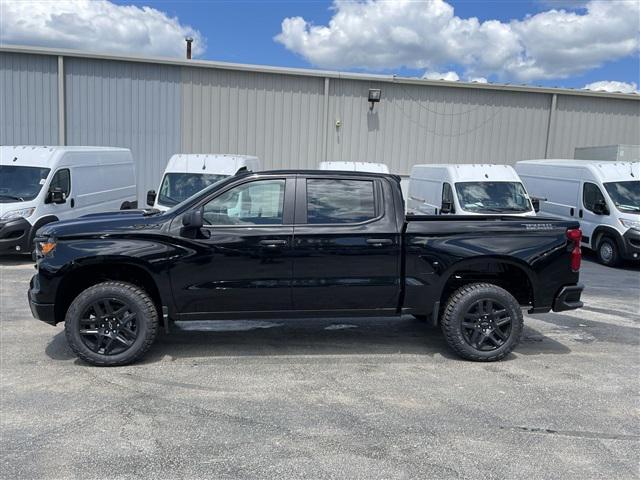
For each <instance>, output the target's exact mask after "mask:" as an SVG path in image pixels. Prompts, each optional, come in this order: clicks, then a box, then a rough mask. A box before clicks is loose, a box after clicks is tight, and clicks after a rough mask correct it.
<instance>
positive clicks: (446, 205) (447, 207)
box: [440, 202, 455, 214]
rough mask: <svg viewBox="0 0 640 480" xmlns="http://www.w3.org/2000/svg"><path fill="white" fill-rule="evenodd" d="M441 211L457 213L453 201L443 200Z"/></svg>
mask: <svg viewBox="0 0 640 480" xmlns="http://www.w3.org/2000/svg"><path fill="white" fill-rule="evenodd" d="M440 213H443V214H444V213H455V209H454V208H453V202H442V206H441V207H440Z"/></svg>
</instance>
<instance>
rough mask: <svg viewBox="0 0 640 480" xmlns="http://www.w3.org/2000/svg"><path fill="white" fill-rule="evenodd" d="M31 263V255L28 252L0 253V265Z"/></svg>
mask: <svg viewBox="0 0 640 480" xmlns="http://www.w3.org/2000/svg"><path fill="white" fill-rule="evenodd" d="M33 263H34V262H33V259H32V258H31V255H28V254H13V255H0V266H14V265H28V264H33Z"/></svg>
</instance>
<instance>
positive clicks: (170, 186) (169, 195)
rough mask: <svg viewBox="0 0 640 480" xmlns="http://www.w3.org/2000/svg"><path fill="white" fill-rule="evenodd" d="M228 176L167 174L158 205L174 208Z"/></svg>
mask: <svg viewBox="0 0 640 480" xmlns="http://www.w3.org/2000/svg"><path fill="white" fill-rule="evenodd" d="M228 176H229V175H213V174H209V173H167V174H165V176H164V178H163V179H162V185H160V194H159V195H158V203H159V204H160V205H164V206H167V207H172V206H173V205H177V204H179V203H181V202H183V201H184V200H186V199H187V198H189V197H191V196H192V195H195V194H196V193H198V192H199V191H200V190H202V189H204V188H206V187H208V186H209V185H212V184H214V183H216V182H218V181H220V180H222V179H223V178H227V177H228Z"/></svg>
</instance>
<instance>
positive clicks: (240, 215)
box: [203, 179, 285, 225]
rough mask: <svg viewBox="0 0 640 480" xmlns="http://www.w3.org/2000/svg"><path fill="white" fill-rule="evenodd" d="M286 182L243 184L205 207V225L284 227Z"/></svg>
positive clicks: (267, 181)
mask: <svg viewBox="0 0 640 480" xmlns="http://www.w3.org/2000/svg"><path fill="white" fill-rule="evenodd" d="M284 186H285V180H284V179H279V180H258V181H255V182H249V183H243V184H242V185H238V186H237V187H235V188H232V189H231V190H227V191H226V192H224V193H223V194H221V195H219V196H217V197H216V198H214V199H213V200H211V201H210V202H209V203H207V204H206V205H205V206H204V214H203V220H204V223H205V225H281V224H282V212H283V210H284Z"/></svg>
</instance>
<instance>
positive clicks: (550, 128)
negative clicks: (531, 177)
mask: <svg viewBox="0 0 640 480" xmlns="http://www.w3.org/2000/svg"><path fill="white" fill-rule="evenodd" d="M557 104H558V94H557V93H554V94H553V95H552V96H551V109H550V110H549V123H548V124H547V143H546V145H545V147H544V158H549V154H550V153H551V142H552V140H554V138H553V134H554V132H555V129H556V106H557Z"/></svg>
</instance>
